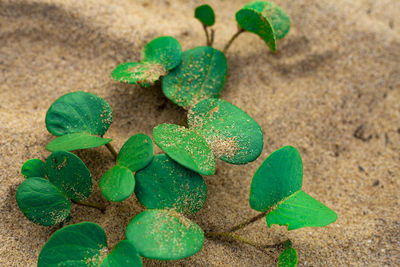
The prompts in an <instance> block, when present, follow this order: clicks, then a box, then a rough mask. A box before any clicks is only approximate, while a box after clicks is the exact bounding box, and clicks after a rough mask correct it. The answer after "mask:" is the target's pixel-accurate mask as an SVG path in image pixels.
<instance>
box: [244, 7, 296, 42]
mask: <svg viewBox="0 0 400 267" xmlns="http://www.w3.org/2000/svg"><path fill="white" fill-rule="evenodd" d="M256 3H259V4H258V6H257V7H256V8H257V11H259V12H260V13H261V14H262V15H263V16H264V17H265V18H266V19H267V20H268V21H269V23H270V24H271V25H272V29H273V30H274V34H275V38H276V39H282V38H283V37H285V36H286V34H287V33H288V32H289V30H290V17H289V16H288V14H286V12H285V11H284V10H283V9H282V8H280V7H279V6H278V5H277V4H275V3H272V2H267V1H259V2H256ZM256 3H255V4H256ZM256 5H257V4H256ZM249 6H250V4H249ZM249 8H250V7H249Z"/></svg>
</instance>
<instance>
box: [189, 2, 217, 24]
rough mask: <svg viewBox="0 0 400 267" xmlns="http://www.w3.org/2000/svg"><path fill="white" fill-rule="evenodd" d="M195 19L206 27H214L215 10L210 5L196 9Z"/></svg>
mask: <svg viewBox="0 0 400 267" xmlns="http://www.w3.org/2000/svg"><path fill="white" fill-rule="evenodd" d="M194 17H195V18H196V19H198V20H200V22H201V23H202V24H204V25H206V26H213V25H214V23H215V14H214V10H213V9H212V7H211V6H209V5H201V6H198V7H196V9H195V11H194Z"/></svg>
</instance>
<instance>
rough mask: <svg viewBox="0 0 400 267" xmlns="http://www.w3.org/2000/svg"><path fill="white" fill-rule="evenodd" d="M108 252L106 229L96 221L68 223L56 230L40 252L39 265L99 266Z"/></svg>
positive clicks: (39, 266)
mask: <svg viewBox="0 0 400 267" xmlns="http://www.w3.org/2000/svg"><path fill="white" fill-rule="evenodd" d="M107 253H108V248H107V237H106V233H105V232H104V230H103V229H102V228H101V227H100V226H99V225H97V224H95V223H90V222H83V223H78V224H74V225H68V226H65V227H64V228H61V229H60V230H58V231H57V232H55V233H54V234H53V235H52V236H51V237H50V239H49V240H48V241H47V243H46V244H45V245H44V246H43V248H42V250H41V251H40V254H39V259H38V267H49V266H93V267H95V266H98V265H99V264H100V263H101V262H102V260H103V259H104V257H105V256H106V255H107Z"/></svg>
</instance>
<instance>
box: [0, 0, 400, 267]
mask: <svg viewBox="0 0 400 267" xmlns="http://www.w3.org/2000/svg"><path fill="white" fill-rule="evenodd" d="M208 2H209V3H210V4H211V5H212V6H213V7H214V8H215V11H216V16H217V23H216V26H215V29H216V43H215V47H217V48H219V49H222V47H223V46H224V44H225V43H226V42H227V40H228V39H229V38H230V36H231V35H232V34H233V33H234V32H235V31H236V22H235V20H234V14H235V12H236V11H237V10H238V9H239V8H240V7H241V6H242V5H243V4H245V3H246V2H247V1H246V0H225V1H216V0H214V1H211V0H210V1H208ZM276 2H277V3H278V4H279V5H280V6H282V7H283V8H284V9H285V10H287V12H288V14H289V15H290V16H291V19H292V29H291V31H290V33H289V34H288V36H287V37H285V38H284V39H282V40H280V41H279V42H278V50H279V52H278V53H276V54H273V53H271V52H270V51H269V49H268V48H267V46H266V45H265V43H264V42H263V41H262V40H261V39H260V38H259V37H258V36H256V35H252V34H243V35H242V36H240V37H239V38H238V39H237V40H236V41H235V43H234V44H233V45H232V47H231V49H230V50H229V52H228V54H227V59H228V68H229V74H228V78H227V82H226V86H225V89H224V91H223V94H222V98H223V99H225V100H227V101H229V102H231V103H233V104H235V105H237V106H238V107H240V108H242V109H243V110H245V111H246V112H247V113H248V114H249V115H250V116H251V117H253V118H254V119H255V120H256V121H257V122H258V123H259V124H260V126H261V128H262V129H263V133H264V150H263V152H262V154H261V156H260V157H259V159H258V160H257V161H255V162H253V163H251V164H248V165H245V166H234V165H229V164H226V163H223V162H221V161H218V163H217V173H216V174H215V175H214V176H209V177H205V180H206V182H207V185H208V193H209V194H208V199H207V202H206V205H205V207H204V208H203V209H202V210H201V211H200V212H199V213H197V214H196V215H194V216H191V218H192V219H194V221H196V222H197V223H198V224H199V225H200V226H201V227H202V228H203V229H204V230H205V231H210V230H214V231H216V230H226V229H228V228H229V227H231V226H232V225H234V224H236V223H238V222H239V221H242V220H245V219H246V218H249V217H251V216H254V215H256V214H257V213H256V212H255V211H253V210H251V209H250V207H249V203H248V194H249V189H250V182H251V178H252V175H253V173H254V171H255V170H256V169H257V167H258V166H259V165H260V164H261V162H262V161H263V160H264V159H265V158H266V157H267V155H268V154H269V153H271V152H272V151H274V150H276V149H278V148H280V147H282V146H284V145H293V146H295V147H297V148H298V149H299V150H300V153H301V155H302V158H303V162H304V186H303V188H304V190H305V191H306V192H308V193H309V194H310V195H311V196H313V197H315V198H317V199H319V200H320V201H321V202H323V203H325V204H326V205H327V206H329V207H330V208H332V209H334V210H335V211H336V212H337V213H338V216H339V218H338V220H337V222H336V223H333V224H331V225H329V226H327V227H325V228H304V229H299V230H295V231H291V232H288V231H287V230H286V228H285V227H279V226H273V227H272V228H270V229H268V228H267V226H266V223H265V220H261V221H258V222H257V223H255V224H254V225H252V226H250V227H248V228H245V229H243V230H241V231H239V232H238V233H240V234H242V235H243V236H245V237H246V238H248V239H251V240H254V241H257V242H260V243H263V244H273V243H276V242H279V241H284V240H286V239H288V238H290V239H291V240H292V241H293V244H294V247H295V248H296V249H297V250H298V253H299V266H395V265H397V264H399V262H400V250H399V247H400V245H399V242H400V206H399V204H400V201H399V192H400V182H399V181H400V180H399V178H400V63H399V61H400V16H399V14H400V1H398V0H381V1H376V0H346V1H345V0H338V1H329V0H322V1H321V0H307V1H306V0H298V1H285V0H279V1H276ZM200 3H202V2H199V1H193V0H190V1H184V0H169V1H166V0H163V1H161V0H153V1H144V0H118V1H116V0H85V1H81V0H40V1H28V0H27V1H5V0H0V137H1V138H0V155H1V161H0V240H1V246H0V266H34V265H35V264H36V261H37V257H38V255H39V252H40V249H41V247H42V246H43V245H44V244H45V242H46V240H47V239H48V238H49V237H50V235H51V234H52V233H53V232H54V231H55V230H56V229H57V227H42V226H39V225H35V224H33V223H31V222H29V221H28V220H27V219H26V218H25V217H24V215H23V214H22V213H21V212H20V211H19V209H18V206H17V203H16V201H15V192H16V189H17V188H18V186H19V184H21V182H22V181H23V180H24V179H23V177H22V175H21V174H20V168H21V166H22V164H23V163H24V162H25V161H26V160H28V159H30V158H39V159H43V160H44V159H45V158H46V157H47V156H48V155H49V154H50V153H49V152H48V151H46V150H45V145H46V144H47V143H48V142H49V141H50V140H53V138H54V137H53V136H51V135H50V134H49V133H48V132H47V130H46V128H45V124H44V119H45V114H46V111H47V109H48V108H49V106H50V105H51V103H52V102H53V101H54V100H56V99H57V98H58V97H60V96H61V95H63V94H65V93H68V92H72V91H78V90H84V91H88V92H92V93H95V94H98V95H99V96H101V97H103V98H104V99H106V100H107V101H108V102H109V103H110V105H111V107H112V108H113V111H114V122H113V124H112V125H111V127H110V129H109V131H108V132H107V134H106V136H105V137H109V138H112V139H113V142H112V143H113V145H114V146H115V147H116V148H117V149H119V148H120V147H121V146H122V144H123V143H124V142H125V140H127V139H128V138H129V137H130V136H131V135H133V134H135V133H139V132H142V133H145V134H149V135H151V132H152V129H153V127H155V126H156V125H158V124H161V123H178V122H179V121H181V118H182V114H183V110H182V109H180V108H178V107H177V106H176V105H175V104H173V103H172V102H170V101H168V100H167V99H166V98H165V97H164V96H163V94H162V92H161V90H160V88H159V87H157V86H155V87H150V88H147V89H142V88H140V87H138V86H133V85H124V84H121V83H118V82H115V81H113V80H112V79H111V77H110V74H111V71H112V70H113V68H114V67H115V66H116V65H117V64H119V63H122V62H127V61H138V60H139V59H140V50H141V49H142V48H143V46H144V45H145V44H146V43H147V42H149V41H150V40H152V39H153V38H155V37H158V36H161V35H171V36H174V37H175V38H177V39H178V40H179V41H180V43H181V44H182V47H183V49H185V50H186V49H190V48H193V47H195V46H198V45H204V44H205V37H204V33H203V31H202V28H201V26H200V24H199V22H198V21H196V20H195V19H194V18H193V16H192V14H193V10H194V8H195V7H196V6H197V5H198V4H200ZM156 152H157V153H159V152H160V150H159V149H157V150H156ZM77 154H78V155H79V156H80V157H81V158H82V159H83V161H84V162H85V163H86V164H87V166H88V168H89V169H90V170H91V172H92V174H93V176H94V181H95V191H94V193H93V194H92V196H91V198H90V200H91V201H93V202H99V203H107V205H108V207H107V211H106V213H105V214H101V212H100V211H98V210H95V209H91V208H87V207H82V206H77V205H73V208H72V212H71V215H72V217H73V218H72V220H71V221H70V222H69V224H73V223H78V222H82V221H91V222H95V223H98V224H100V225H101V226H102V227H104V229H105V231H106V233H107V235H108V238H109V244H110V245H111V246H112V245H114V244H115V243H116V242H118V241H119V240H121V239H122V238H124V235H125V228H126V226H127V225H128V223H129V222H130V220H131V219H132V218H133V217H134V216H135V215H136V214H138V213H139V212H140V211H141V210H143V207H141V205H140V204H139V203H138V202H137V200H136V198H135V196H131V197H130V198H129V199H128V200H126V201H124V202H122V203H113V204H110V203H108V202H107V201H106V200H105V199H104V198H103V197H102V195H101V193H100V192H99V189H98V186H97V183H98V181H99V178H100V177H101V175H102V174H103V173H104V172H105V171H106V170H107V169H108V168H110V167H111V166H112V165H113V160H112V157H111V155H110V153H109V152H108V151H107V150H106V148H105V147H99V148H94V149H87V150H84V151H78V152H77ZM277 256H278V252H277V251H274V250H265V251H260V250H258V249H255V248H253V247H250V246H247V245H241V244H237V243H227V242H222V241H218V240H206V242H205V244H204V247H203V249H202V250H201V251H200V252H199V253H198V254H196V255H195V256H193V257H190V258H188V259H184V260H180V261H175V262H160V261H155V260H144V265H145V266H274V264H275V260H276V258H277Z"/></svg>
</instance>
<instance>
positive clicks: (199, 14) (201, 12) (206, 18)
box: [194, 4, 215, 46]
mask: <svg viewBox="0 0 400 267" xmlns="http://www.w3.org/2000/svg"><path fill="white" fill-rule="evenodd" d="M194 17H195V18H196V19H198V20H199V21H200V22H201V24H202V25H203V29H204V32H205V34H206V40H207V42H206V45H207V46H212V45H213V43H214V35H215V31H214V29H211V34H210V33H209V32H208V27H211V26H213V25H214V23H215V14H214V10H213V9H212V7H211V6H209V5H207V4H205V5H201V6H198V7H196V9H195V11H194Z"/></svg>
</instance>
